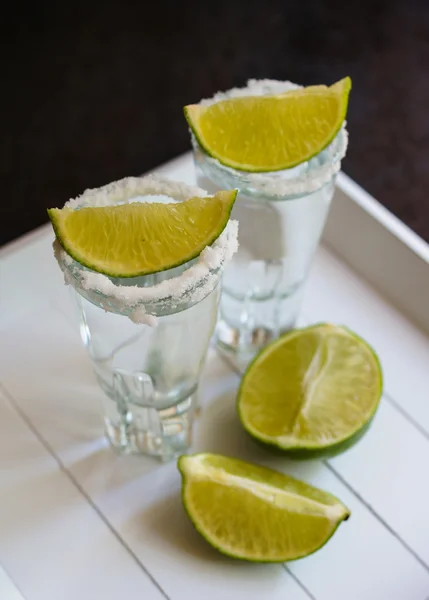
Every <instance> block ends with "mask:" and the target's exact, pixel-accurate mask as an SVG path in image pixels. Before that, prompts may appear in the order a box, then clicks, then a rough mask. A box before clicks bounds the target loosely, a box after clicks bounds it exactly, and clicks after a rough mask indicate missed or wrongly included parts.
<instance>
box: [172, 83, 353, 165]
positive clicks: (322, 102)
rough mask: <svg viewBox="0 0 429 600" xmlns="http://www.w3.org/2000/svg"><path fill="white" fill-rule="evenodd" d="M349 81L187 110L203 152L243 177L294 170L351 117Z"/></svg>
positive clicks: (238, 99) (196, 106)
mask: <svg viewBox="0 0 429 600" xmlns="http://www.w3.org/2000/svg"><path fill="white" fill-rule="evenodd" d="M350 89H351V79H350V77H345V78H344V79H341V81H338V82H337V83H335V84H334V85H332V86H330V87H327V86H325V85H316V86H311V87H307V88H300V89H296V90H292V91H288V92H284V93H283V94H278V95H272V96H246V97H235V98H228V99H227V100H221V101H219V102H216V103H214V104H211V105H202V104H192V105H189V106H185V108H184V112H185V117H186V119H187V121H188V123H189V126H190V128H191V130H192V132H193V134H194V135H195V138H196V139H197V141H198V143H199V144H200V146H201V147H202V148H203V149H204V150H205V151H206V152H207V154H209V155H210V156H212V157H214V158H216V159H218V160H219V162H221V163H222V164H224V165H227V166H228V167H232V168H234V169H240V170H242V171H254V172H263V171H280V170H282V169H289V168H291V167H294V166H296V165H298V164H300V163H302V162H304V161H306V160H309V159H310V158H312V157H313V156H315V155H316V154H318V153H319V152H321V151H322V150H323V149H324V148H326V146H328V144H330V143H331V142H332V140H333V139H334V138H335V136H336V135H337V133H338V131H339V130H340V128H341V125H342V124H343V122H344V119H345V117H346V114H347V106H348V98H349V93H350Z"/></svg>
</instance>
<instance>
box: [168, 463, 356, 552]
mask: <svg viewBox="0 0 429 600" xmlns="http://www.w3.org/2000/svg"><path fill="white" fill-rule="evenodd" d="M178 467H179V470H180V472H181V474H182V497H183V504H184V506H185V510H186V512H187V513H188V515H189V518H190V519H191V521H192V523H193V524H194V526H195V528H196V529H197V531H198V532H199V533H200V534H201V535H202V536H203V537H204V538H205V539H206V540H207V541H208V542H209V543H210V544H211V545H212V546H214V547H215V548H217V549H218V550H219V551H220V552H222V553H223V554H227V555H229V556H233V557H235V558H241V559H245V560H250V561H258V562H283V561H286V560H294V559H296V558H302V557H303V556H307V555H308V554H311V553H313V552H315V551H316V550H318V549H319V548H321V547H322V546H323V545H324V544H325V543H326V542H327V541H328V540H329V538H330V537H331V536H332V535H333V534H334V533H335V530H336V529H337V527H338V525H339V524H340V523H341V521H344V520H345V519H347V518H348V517H349V516H350V512H349V510H348V509H347V508H346V507H345V506H344V505H343V504H342V503H341V502H340V501H339V500H338V499H337V498H335V497H334V496H332V495H331V494H328V493H327V492H324V491H322V490H319V489H317V488H315V487H312V486H311V485H308V484H306V483H303V482H301V481H297V480H296V479H293V478H292V477H289V476H287V475H283V473H278V472H277V471H273V470H271V469H266V468H264V467H259V466H256V465H253V464H250V463H246V462H243V461H241V460H237V459H234V458H228V457H226V456H221V455H218V454H194V455H191V456H181V457H180V458H179V461H178Z"/></svg>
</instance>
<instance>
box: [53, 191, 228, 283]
mask: <svg viewBox="0 0 429 600" xmlns="http://www.w3.org/2000/svg"><path fill="white" fill-rule="evenodd" d="M236 196H237V191H236V190H231V191H221V192H218V193H216V194H215V195H214V196H209V197H204V198H197V197H195V198H190V199H189V200H185V201H184V202H177V203H170V204H164V203H159V202H154V203H146V202H132V203H129V204H121V205H117V206H105V207H87V208H80V209H78V210H72V209H70V208H63V209H58V208H52V209H49V210H48V214H49V218H50V219H51V222H52V225H53V228H54V231H55V235H56V236H57V239H58V241H59V242H60V244H61V246H62V247H63V248H64V250H65V251H66V252H67V253H68V254H69V255H70V256H71V257H72V258H74V259H75V260H76V261H77V262H79V263H81V264H82V265H84V266H85V267H88V268H89V269H92V270H94V271H97V272H99V273H104V274H105V275H109V276H111V277H137V276H141V275H147V274H149V273H156V272H160V271H165V270H166V269H172V268H173V267H177V266H179V265H182V264H184V263H186V262H188V261H190V260H192V259H194V258H196V257H197V256H198V255H199V254H200V253H201V252H202V250H203V249H204V248H205V247H206V246H210V245H211V244H212V243H213V242H214V241H215V240H216V239H217V238H218V237H219V236H220V234H221V233H222V231H223V230H224V229H225V227H226V224H227V223H228V220H229V217H230V214H231V210H232V207H233V204H234V202H235V198H236Z"/></svg>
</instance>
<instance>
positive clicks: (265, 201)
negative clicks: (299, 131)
mask: <svg viewBox="0 0 429 600" xmlns="http://www.w3.org/2000/svg"><path fill="white" fill-rule="evenodd" d="M296 87H297V86H296V85H294V84H292V83H290V82H278V81H272V80H263V81H255V80H251V81H249V82H248V86H247V87H246V88H239V89H237V88H236V89H233V90H230V91H229V92H225V93H218V94H216V96H214V97H213V98H212V99H210V100H203V101H202V102H204V103H211V102H216V101H219V100H222V99H225V98H230V97H233V96H252V95H264V94H277V93H281V92H284V91H286V90H289V89H293V88H296ZM347 141H348V137H347V131H346V129H345V126H343V127H342V128H341V130H340V132H339V133H338V135H337V136H336V138H335V139H334V140H333V142H332V143H331V144H330V145H329V146H328V147H327V148H325V149H324V150H323V151H322V152H320V154H318V155H317V156H315V157H313V158H312V159H311V160H309V161H308V162H305V163H303V164H301V165H298V166H297V167H294V168H291V169H287V170H284V171H279V172H273V173H248V172H244V171H239V170H236V169H232V168H229V167H226V166H224V165H222V164H221V163H220V162H219V161H218V160H216V159H214V158H212V157H210V156H209V155H208V154H207V153H206V152H205V151H204V150H203V149H202V148H201V146H200V145H199V144H198V142H197V141H196V139H195V138H194V137H193V136H192V146H193V155H194V162H195V168H196V177H197V183H198V185H200V186H201V187H204V188H205V189H207V190H208V191H209V192H210V193H214V192H215V191H217V190H218V189H225V188H237V189H238V190H239V194H238V197H237V200H236V202H235V205H234V208H233V211H232V218H234V219H237V220H238V222H239V226H240V247H239V249H238V252H237V253H236V254H235V256H234V258H233V260H232V261H231V263H230V264H229V265H228V267H227V268H226V270H225V274H224V277H223V284H222V297H221V301H220V314H219V321H218V324H217V327H216V334H215V336H216V341H217V344H218V347H219V348H220V350H221V351H223V352H225V353H227V354H228V355H229V357H230V358H232V359H233V361H234V362H236V363H238V364H239V365H242V366H244V365H245V364H247V362H248V361H249V360H250V359H251V358H252V357H253V356H254V354H255V353H256V352H258V351H259V350H260V349H261V348H262V347H263V346H265V345H266V344H267V343H268V342H269V341H270V340H272V339H274V338H276V337H277V336H278V335H280V334H281V333H283V332H285V331H287V330H289V329H291V328H293V327H294V325H295V323H296V320H297V317H298V314H299V310H300V306H301V299H302V294H303V290H304V285H305V281H306V279H307V276H308V273H309V269H310V266H311V263H312V260H313V257H314V254H315V251H316V249H317V246H318V243H319V240H320V237H321V235H322V231H323V228H324V225H325V221H326V217H327V215H328V211H329V206H330V203H331V200H332V196H333V193H334V188H335V177H336V174H337V173H338V171H339V169H340V166H341V160H342V158H343V157H344V155H345V152H346V149H347Z"/></svg>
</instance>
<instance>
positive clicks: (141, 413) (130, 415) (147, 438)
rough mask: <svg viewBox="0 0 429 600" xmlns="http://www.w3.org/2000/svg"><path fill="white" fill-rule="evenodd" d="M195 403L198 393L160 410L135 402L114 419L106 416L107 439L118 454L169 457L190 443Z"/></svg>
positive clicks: (184, 450) (160, 458)
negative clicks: (137, 404)
mask: <svg viewBox="0 0 429 600" xmlns="http://www.w3.org/2000/svg"><path fill="white" fill-rule="evenodd" d="M106 402H112V404H114V402H113V401H111V400H110V399H108V398H107V399H106ZM196 405H197V392H194V393H193V394H191V395H190V396H188V397H187V398H185V399H183V400H181V401H180V402H178V403H177V404H175V405H174V406H171V407H169V408H165V409H163V410H156V409H155V408H148V407H142V406H141V407H136V406H135V405H134V406H133V410H132V412H131V411H127V412H126V413H125V414H122V415H121V416H120V417H119V416H118V418H117V419H114V420H113V419H111V418H108V417H105V419H104V422H105V432H106V436H107V439H108V440H109V442H110V444H111V446H112V447H113V448H114V449H115V450H116V451H117V452H119V453H120V454H141V455H146V456H151V457H155V458H158V459H159V460H161V461H168V460H171V459H173V458H175V457H176V456H178V455H180V454H183V453H184V452H186V451H187V450H188V448H189V446H190V445H191V441H192V424H193V421H194V417H195V409H196Z"/></svg>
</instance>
